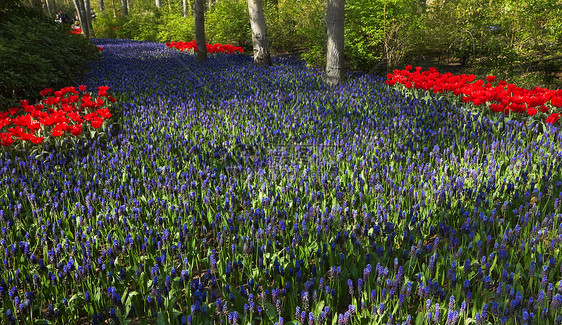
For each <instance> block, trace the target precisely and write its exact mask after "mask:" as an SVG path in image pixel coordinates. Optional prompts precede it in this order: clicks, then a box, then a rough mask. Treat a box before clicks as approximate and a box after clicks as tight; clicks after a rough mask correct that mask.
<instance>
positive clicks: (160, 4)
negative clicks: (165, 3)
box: [156, 0, 162, 9]
mask: <svg viewBox="0 0 562 325" xmlns="http://www.w3.org/2000/svg"><path fill="white" fill-rule="evenodd" d="M156 8H158V9H160V8H162V0H156Z"/></svg>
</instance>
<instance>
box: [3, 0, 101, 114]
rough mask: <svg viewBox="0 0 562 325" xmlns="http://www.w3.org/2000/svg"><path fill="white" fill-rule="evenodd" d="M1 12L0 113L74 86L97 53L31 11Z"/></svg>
mask: <svg viewBox="0 0 562 325" xmlns="http://www.w3.org/2000/svg"><path fill="white" fill-rule="evenodd" d="M13 10H14V11H13V12H12V13H14V12H17V13H18V14H17V15H15V14H12V15H10V14H9V13H7V12H6V11H4V12H0V18H2V19H0V66H2V69H1V70H0V109H6V108H9V107H10V106H13V105H14V104H15V103H16V102H17V101H18V100H21V99H35V98H36V97H37V96H38V92H39V91H40V90H41V89H43V88H46V87H53V88H55V87H62V86H68V85H71V84H73V83H74V82H75V81H74V80H75V78H76V77H77V76H79V75H80V74H81V73H83V72H84V71H85V70H86V69H87V65H88V63H89V61H90V60H93V59H95V58H99V54H98V50H97V49H96V47H95V46H94V45H92V43H91V42H90V41H89V40H87V39H85V38H84V37H83V36H81V35H73V34H71V33H70V27H69V26H68V25H61V24H57V23H54V22H51V21H50V20H49V19H48V18H46V17H43V16H42V15H41V14H39V13H34V10H33V9H28V8H21V6H16V7H14V9H13Z"/></svg>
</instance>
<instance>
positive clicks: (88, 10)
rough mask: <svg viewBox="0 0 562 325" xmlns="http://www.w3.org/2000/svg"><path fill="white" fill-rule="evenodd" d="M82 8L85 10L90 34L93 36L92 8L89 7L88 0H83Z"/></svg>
mask: <svg viewBox="0 0 562 325" xmlns="http://www.w3.org/2000/svg"><path fill="white" fill-rule="evenodd" d="M84 10H85V11H86V19H87V21H88V30H89V32H90V36H91V37H95V35H94V26H93V25H92V8H91V7H90V0H84Z"/></svg>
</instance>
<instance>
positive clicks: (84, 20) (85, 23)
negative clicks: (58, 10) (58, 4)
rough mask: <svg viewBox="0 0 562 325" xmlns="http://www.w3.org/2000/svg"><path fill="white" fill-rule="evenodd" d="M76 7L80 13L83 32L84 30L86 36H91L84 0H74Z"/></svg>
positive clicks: (79, 17)
mask: <svg viewBox="0 0 562 325" xmlns="http://www.w3.org/2000/svg"><path fill="white" fill-rule="evenodd" d="M74 7H75V8H76V12H77V13H78V20H79V21H80V28H82V32H84V35H86V38H90V30H89V29H88V20H87V18H86V10H85V6H84V0H74Z"/></svg>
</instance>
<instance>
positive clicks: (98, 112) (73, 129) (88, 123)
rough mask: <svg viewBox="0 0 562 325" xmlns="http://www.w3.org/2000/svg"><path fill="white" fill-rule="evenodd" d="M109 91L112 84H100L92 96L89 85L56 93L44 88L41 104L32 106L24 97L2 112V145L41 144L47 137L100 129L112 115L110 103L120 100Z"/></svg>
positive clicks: (0, 125) (73, 134)
mask: <svg viewBox="0 0 562 325" xmlns="http://www.w3.org/2000/svg"><path fill="white" fill-rule="evenodd" d="M108 90H109V87H107V86H100V87H98V92H97V94H96V95H92V94H91V93H88V92H86V86H79V87H78V89H76V88H75V87H64V88H62V89H60V90H58V91H55V92H53V90H52V89H49V88H48V89H44V90H42V91H41V92H40V94H41V96H43V99H42V100H41V101H40V102H39V103H37V104H35V105H31V104H29V103H28V101H26V100H22V101H21V102H20V106H19V107H12V108H10V109H9V110H8V111H7V112H0V144H1V145H2V146H5V147H7V146H11V145H13V144H14V142H17V141H21V142H31V143H34V144H38V143H41V142H43V140H44V139H45V138H46V137H53V138H59V137H63V136H65V135H68V136H74V137H77V136H79V135H80V134H82V132H83V129H84V128H88V127H91V128H94V129H99V128H100V127H101V126H102V125H103V123H104V121H105V120H106V119H108V118H110V117H111V112H110V111H109V108H108V107H109V103H112V102H115V101H116V99H115V98H114V97H112V96H110V95H109V93H108Z"/></svg>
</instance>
